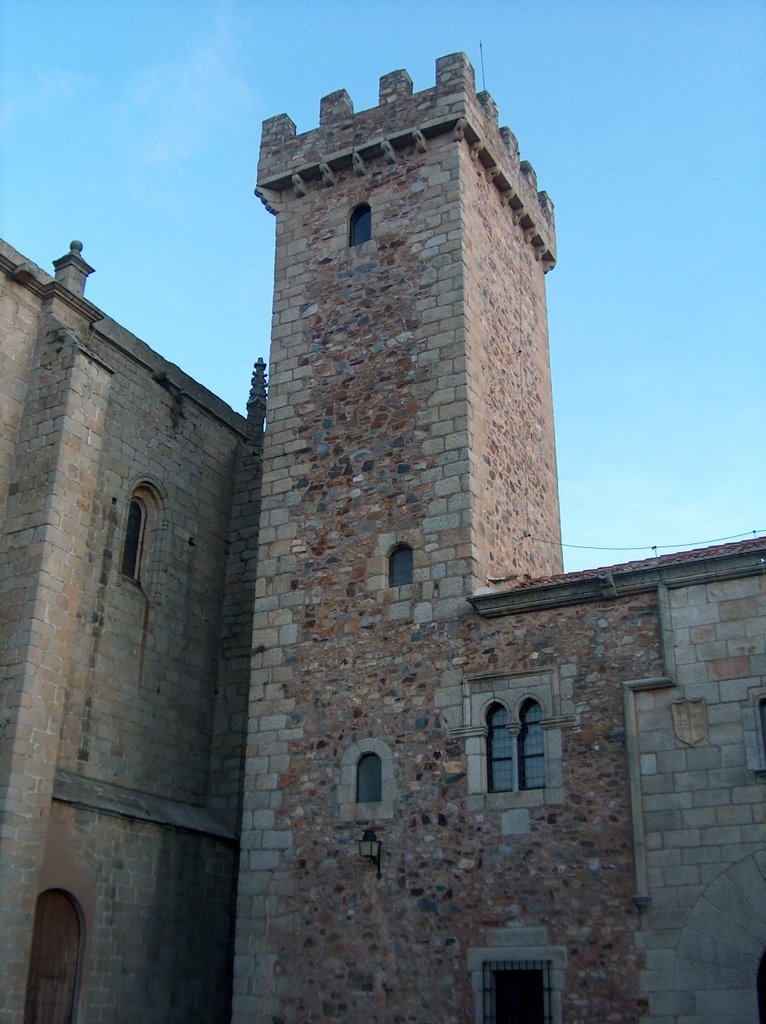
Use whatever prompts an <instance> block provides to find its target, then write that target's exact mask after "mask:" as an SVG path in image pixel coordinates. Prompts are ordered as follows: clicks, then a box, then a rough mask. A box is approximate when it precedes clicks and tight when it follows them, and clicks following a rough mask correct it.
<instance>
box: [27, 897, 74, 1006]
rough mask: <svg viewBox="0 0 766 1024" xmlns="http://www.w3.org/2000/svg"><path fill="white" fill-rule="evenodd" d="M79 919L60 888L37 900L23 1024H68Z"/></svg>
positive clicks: (72, 996) (72, 1002) (70, 902)
mask: <svg viewBox="0 0 766 1024" xmlns="http://www.w3.org/2000/svg"><path fill="white" fill-rule="evenodd" d="M79 949H80V918H79V915H78V913H77V910H76V909H75V906H74V904H73V903H72V901H71V899H70V898H69V897H68V896H67V895H66V893H64V892H61V891H60V890H59V889H48V890H47V891H46V892H43V893H40V895H39V896H38V897H37V906H36V907H35V926H34V932H33V934H32V957H31V961H30V965H29V979H28V981H27V1001H26V1006H25V1009H24V1024H71V1022H72V1012H73V1010H74V994H75V983H76V981H77V960H78V954H79Z"/></svg>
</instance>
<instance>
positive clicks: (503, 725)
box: [487, 704, 513, 793]
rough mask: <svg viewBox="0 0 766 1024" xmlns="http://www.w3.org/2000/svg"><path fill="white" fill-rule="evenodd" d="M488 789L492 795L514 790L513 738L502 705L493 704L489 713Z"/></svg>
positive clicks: (506, 714) (506, 713)
mask: <svg viewBox="0 0 766 1024" xmlns="http://www.w3.org/2000/svg"><path fill="white" fill-rule="evenodd" d="M487 788H488V789H489V792H490V793H504V792H506V791H508V790H510V789H513V737H512V736H511V734H510V733H509V732H508V712H507V711H506V709H505V708H504V707H503V705H502V704H493V705H492V707H491V708H490V709H489V711H488V712H487Z"/></svg>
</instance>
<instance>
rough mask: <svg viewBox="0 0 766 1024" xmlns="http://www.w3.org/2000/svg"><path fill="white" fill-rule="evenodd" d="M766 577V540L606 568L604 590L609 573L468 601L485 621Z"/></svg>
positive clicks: (563, 579)
mask: <svg viewBox="0 0 766 1024" xmlns="http://www.w3.org/2000/svg"><path fill="white" fill-rule="evenodd" d="M763 573H766V541H765V542H764V545H763V547H756V548H754V549H753V548H750V549H748V550H747V551H741V552H726V553H723V554H720V553H719V554H716V553H715V549H714V548H711V549H708V551H707V552H705V553H700V554H699V555H698V556H695V557H691V556H690V557H689V559H688V560H684V561H678V562H666V563H663V562H662V561H661V560H658V562H657V564H656V565H650V566H640V567H635V568H627V567H626V568H624V569H621V568H620V567H619V566H615V567H612V568H611V569H610V570H608V581H607V582H608V586H605V585H604V582H605V579H606V574H607V570H602V571H601V572H594V573H593V574H592V575H587V576H585V577H583V576H582V574H577V575H576V576H575V575H574V574H573V576H572V578H571V579H567V578H566V576H562V577H560V578H559V579H555V580H552V581H551V582H550V583H545V584H542V585H538V586H529V587H516V588H515V589H512V590H505V591H503V592H501V593H492V592H482V593H478V594H474V595H473V596H472V597H470V598H469V599H468V600H469V601H470V603H471V604H472V605H473V607H474V609H475V610H476V611H477V612H478V613H479V614H480V615H482V616H484V617H485V618H492V617H494V616H498V615H515V614H519V613H521V612H531V611H542V610H545V609H548V608H560V607H564V606H566V605H575V604H588V603H590V602H593V601H604V600H615V599H616V598H620V597H628V596H630V595H633V594H642V593H649V592H651V591H654V590H657V588H658V587H660V586H664V587H666V588H668V589H669V590H672V589H674V588H677V587H688V586H693V585H696V584H702V583H713V582H716V581H718V580H727V579H736V578H738V577H742V576H753V575H758V574H763Z"/></svg>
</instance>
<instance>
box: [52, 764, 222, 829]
mask: <svg viewBox="0 0 766 1024" xmlns="http://www.w3.org/2000/svg"><path fill="white" fill-rule="evenodd" d="M53 799H54V800H58V801H59V803H65V804H72V805H73V806H75V807H82V808H84V809H85V810H90V811H95V812H96V813H98V814H111V815H116V816H118V817H123V818H133V819H134V820H136V821H146V822H151V823H152V824H155V825H162V826H165V827H166V828H175V829H181V830H182V831H184V832H198V833H201V834H202V835H207V836H214V837H215V838H216V839H224V840H227V841H228V842H236V841H237V837H236V836H235V835H234V833H233V832H231V831H230V830H229V829H227V828H225V827H224V826H223V825H222V824H221V823H220V822H219V821H218V820H217V819H216V818H215V817H214V816H213V815H212V814H211V813H210V812H209V811H208V810H206V808H204V807H195V806H193V805H192V804H183V803H180V802H179V801H177V800H169V799H167V798H165V797H159V796H153V795H152V794H150V793H140V792H138V791H137V790H133V789H125V788H124V787H123V786H116V785H114V783H111V782H102V781H100V780H98V779H89V778H86V777H85V776H84V775H79V774H77V773H75V772H71V771H66V770H64V769H62V768H59V769H57V770H56V776H55V779H54V783H53Z"/></svg>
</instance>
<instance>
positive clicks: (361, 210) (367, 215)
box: [348, 203, 372, 245]
mask: <svg viewBox="0 0 766 1024" xmlns="http://www.w3.org/2000/svg"><path fill="white" fill-rule="evenodd" d="M371 238H372V211H371V210H370V207H369V205H368V204H367V203H360V204H359V206H357V207H356V208H355V209H354V210H353V211H352V212H351V219H350V220H349V222H348V244H349V245H361V244H362V242H369V240H370V239H371Z"/></svg>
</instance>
